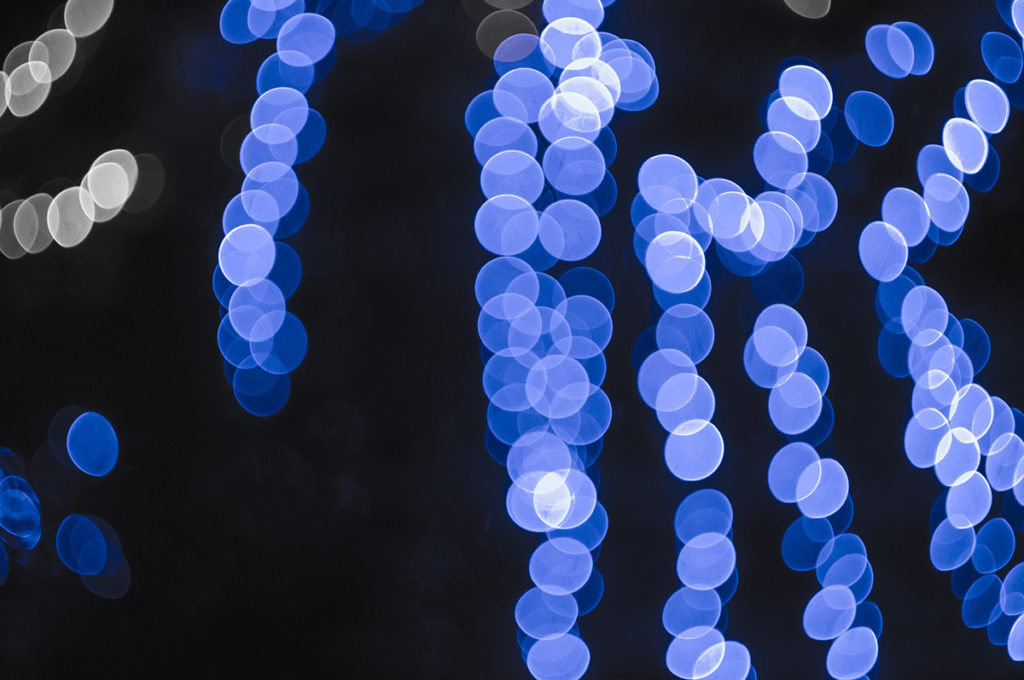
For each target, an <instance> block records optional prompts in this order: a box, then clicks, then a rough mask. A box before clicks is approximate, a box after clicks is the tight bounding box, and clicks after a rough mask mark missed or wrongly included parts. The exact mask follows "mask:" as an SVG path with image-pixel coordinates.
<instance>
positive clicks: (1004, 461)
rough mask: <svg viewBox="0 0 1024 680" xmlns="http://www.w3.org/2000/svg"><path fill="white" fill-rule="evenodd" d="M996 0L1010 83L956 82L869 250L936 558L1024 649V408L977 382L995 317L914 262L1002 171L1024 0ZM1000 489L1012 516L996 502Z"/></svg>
mask: <svg viewBox="0 0 1024 680" xmlns="http://www.w3.org/2000/svg"><path fill="white" fill-rule="evenodd" d="M997 6H998V7H999V10H1000V14H1001V15H1002V16H1003V19H1004V20H1005V21H1006V22H1007V24H1009V25H1010V26H1012V27H1013V28H1014V29H1015V30H1016V32H1017V34H1018V35H1017V37H1016V38H1010V36H1007V35H1006V34H1003V33H998V32H989V33H986V34H985V36H984V37H983V38H982V41H981V51H982V57H983V60H984V63H985V64H986V67H987V68H988V69H989V71H990V73H991V75H992V77H993V79H994V80H995V81H998V82H999V83H1001V84H997V83H996V82H994V81H990V80H984V79H975V80H971V81H970V82H968V83H967V85H965V86H964V87H963V88H961V89H960V90H959V91H958V92H957V93H956V96H955V98H954V117H952V118H950V119H949V120H948V121H947V122H946V124H945V125H944V126H943V131H942V144H941V145H937V144H931V145H926V146H925V147H923V148H922V149H921V152H920V153H919V155H918V157H917V174H918V179H919V181H920V183H921V185H922V192H921V194H918V193H917V192H915V191H913V190H911V189H909V188H906V187H896V188H894V189H892V190H890V191H889V192H888V193H887V194H886V195H885V198H884V200H883V201H882V220H881V221H877V222H872V223H871V224H869V225H867V226H866V227H865V228H864V230H863V231H862V232H861V237H860V242H859V244H858V250H859V255H860V261H861V264H862V265H863V267H864V269H865V271H866V272H867V273H868V275H869V276H871V277H872V278H873V279H875V280H876V281H878V289H877V292H876V296H875V307H876V311H877V314H878V317H879V320H880V321H881V323H882V329H881V331H880V333H879V338H878V345H877V350H878V358H879V362H880V363H881V365H882V367H883V369H884V370H885V371H886V372H887V373H889V374H890V375H891V376H893V377H897V378H906V377H909V378H911V379H913V381H914V389H913V395H912V400H911V412H912V414H911V416H910V419H909V422H908V423H907V426H906V430H905V433H904V440H903V446H904V451H905V453H906V455H907V458H908V460H909V461H910V463H911V464H912V465H913V466H914V467H917V468H921V469H929V468H930V469H932V470H933V471H934V473H935V476H936V478H937V479H938V480H939V482H940V483H941V484H942V485H943V486H944V487H946V489H944V490H943V492H942V493H941V494H940V496H939V498H938V499H937V500H936V502H935V504H934V505H933V507H932V511H931V515H930V519H929V530H930V533H931V535H932V537H931V542H930V545H929V557H930V559H931V562H932V564H933V566H934V567H935V568H936V569H938V570H940V571H949V572H950V574H951V584H952V590H953V592H954V594H955V595H956V596H957V597H958V598H959V599H960V600H962V605H961V617H962V619H963V621H964V624H965V625H966V626H967V627H968V628H974V629H981V628H984V629H986V633H987V636H988V638H989V640H990V642H991V643H992V644H994V645H997V646H1002V645H1006V646H1007V653H1008V655H1009V657H1010V658H1011V659H1012V660H1014V661H1024V564H1021V563H1018V564H1016V565H1013V566H1012V567H1011V566H1010V562H1011V560H1012V558H1013V555H1014V552H1015V549H1016V532H1019V531H1021V530H1024V440H1022V439H1021V433H1022V432H1024V413H1022V412H1021V411H1020V410H1018V409H1016V408H1012V407H1010V406H1009V405H1008V404H1007V403H1006V402H1005V401H1004V400H1002V399H1000V398H999V397H993V396H991V395H989V393H988V392H987V391H986V390H985V389H984V388H983V387H982V386H980V385H979V384H977V383H975V382H974V380H975V377H976V376H977V375H978V373H980V372H981V370H982V369H983V368H984V367H985V366H986V364H987V363H988V359H989V355H990V351H991V343H990V340H989V337H988V334H987V333H986V332H985V330H984V328H982V326H981V325H980V324H979V323H977V322H975V321H972V320H970V319H957V318H956V317H955V316H953V315H952V314H951V313H950V312H949V309H948V305H947V303H946V301H945V300H944V298H943V297H942V295H941V294H940V293H938V292H937V291H936V290H934V289H933V288H930V287H928V286H926V285H925V282H924V279H923V278H922V277H921V275H920V274H919V273H918V272H917V271H916V270H915V269H913V268H912V267H911V266H909V264H908V263H909V262H913V263H920V264H923V263H925V262H927V261H928V260H929V259H930V258H931V256H932V255H933V254H934V252H935V250H936V248H937V247H938V246H939V245H944V246H945V245H951V244H952V243H953V242H955V241H956V240H957V238H958V237H959V235H960V234H961V233H962V232H963V229H964V226H965V224H966V221H967V218H968V216H969V212H970V199H969V196H968V194H967V191H966V188H965V185H966V186H967V187H970V188H972V189H974V190H975V191H978V192H982V193H984V192H987V191H988V190H990V189H991V188H992V187H993V186H994V185H995V182H996V180H997V179H998V176H999V169H1000V163H999V158H998V155H997V154H996V152H995V149H994V148H992V146H991V143H990V141H989V139H990V137H992V136H994V135H996V134H999V133H1000V132H1002V131H1003V129H1004V128H1005V127H1006V125H1007V124H1008V122H1009V117H1010V112H1011V108H1024V83H1022V81H1021V78H1020V76H1021V70H1022V66H1024V54H1022V53H1021V49H1020V45H1019V43H1020V40H1021V35H1020V34H1021V28H1022V23H1024V2H1021V1H1020V0H1017V1H1016V2H1013V3H1012V4H1011V3H999V4H997ZM982 461H984V472H982V471H981V464H982ZM999 495H1001V496H1002V504H1001V515H1002V516H998V514H997V512H998V511H996V510H995V500H996V498H998V496H999ZM990 514H991V515H992V516H991V517H989V515H990ZM986 518H988V519H987V520H986ZM1008 567H1009V568H1008ZM1000 572H1001V573H1003V576H1002V577H1000V575H999V573H1000Z"/></svg>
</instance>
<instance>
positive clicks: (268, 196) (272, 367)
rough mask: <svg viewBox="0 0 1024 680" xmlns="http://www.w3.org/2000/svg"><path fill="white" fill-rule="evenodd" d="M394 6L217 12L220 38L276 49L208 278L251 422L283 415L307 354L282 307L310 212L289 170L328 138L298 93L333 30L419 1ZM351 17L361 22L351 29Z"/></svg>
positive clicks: (251, 7) (247, 3)
mask: <svg viewBox="0 0 1024 680" xmlns="http://www.w3.org/2000/svg"><path fill="white" fill-rule="evenodd" d="M401 4H402V3H397V4H396V6H395V7H394V8H393V9H394V12H384V11H383V10H381V9H380V8H377V9H373V8H370V7H367V8H366V9H368V10H370V12H369V14H370V16H369V17H366V16H365V15H361V14H353V12H355V8H354V6H353V5H352V4H351V3H342V4H341V5H337V4H336V3H326V2H321V3H319V5H318V6H317V11H318V12H322V13H323V14H328V15H330V17H331V18H330V19H328V18H326V17H325V16H322V15H321V14H317V13H307V12H305V11H304V10H305V3H303V2H301V1H296V0H241V1H239V0H230V1H229V2H228V3H227V4H226V5H225V6H224V9H223V10H222V12H221V17H220V29H221V34H222V35H223V36H224V38H225V39H226V40H228V41H229V42H233V43H238V44H241V43H246V42H251V41H254V40H257V39H261V38H262V39H272V40H274V41H275V44H276V51H275V52H274V53H273V54H272V55H270V56H269V57H267V58H266V59H265V60H264V62H263V64H262V65H261V66H260V68H259V71H258V72H257V75H256V90H257V92H258V93H259V97H258V99H257V100H256V103H255V104H254V105H253V108H252V113H251V115H250V127H251V130H250V132H249V133H248V135H247V136H246V137H245V139H244V140H243V142H242V146H241V149H240V152H239V159H240V161H241V166H242V169H243V171H244V172H245V180H244V181H243V182H242V190H241V191H240V192H239V193H238V194H237V195H236V196H235V197H234V198H232V199H231V201H230V202H229V203H228V205H227V208H226V209H225V211H224V216H223V220H222V223H223V228H224V238H223V240H222V241H221V245H220V249H219V251H218V257H217V266H216V267H215V269H214V274H213V288H214V293H215V295H216V297H217V299H218V300H219V301H220V305H221V323H220V326H219V328H218V331H217V344H218V347H219V348H220V351H221V355H222V356H223V357H224V362H225V363H224V367H225V373H226V374H227V376H228V379H229V380H230V381H231V385H232V388H233V390H234V394H235V398H236V399H237V401H238V403H239V404H240V405H241V406H242V407H243V408H244V409H245V410H246V411H248V412H249V413H252V414H254V415H257V416H262V417H267V416H271V415H274V414H276V413H278V412H279V411H280V410H281V409H282V408H284V405H285V404H286V403H287V401H288V397H289V395H290V393H291V379H290V377H289V375H290V373H291V372H292V371H294V370H295V369H296V368H298V366H299V365H300V364H301V363H302V361H303V359H304V358H305V356H306V351H307V348H308V337H307V334H306V329H305V327H304V326H303V324H302V322H301V321H300V320H299V319H298V317H296V316H295V315H294V314H292V313H291V312H289V311H288V310H287V304H286V302H287V300H288V299H289V298H291V296H292V294H294V293H295V291H296V290H297V289H298V286H299V282H300V280H301V278H302V264H301V262H300V260H299V256H298V254H297V253H296V251H295V249H294V248H292V247H291V246H290V245H288V244H287V243H286V242H285V241H284V240H283V239H285V238H288V237H289V236H293V235H294V234H295V233H296V232H298V231H299V229H301V228H302V226H303V224H304V223H305V221H306V219H307V217H308V216H309V210H310V199H309V193H308V191H307V190H306V188H305V187H304V186H303V185H302V184H301V183H300V182H299V180H298V177H297V176H296V174H295V166H297V165H299V164H301V163H304V162H305V161H307V160H309V159H311V158H312V157H313V156H315V155H316V153H317V152H318V151H319V150H320V148H321V147H322V146H323V143H324V140H325V138H326V134H327V126H326V124H325V122H324V118H323V116H321V115H320V113H318V112H317V111H316V110H315V109H313V108H311V107H310V106H309V102H308V101H307V99H306V92H308V90H309V88H310V87H311V86H312V85H313V83H315V82H317V81H319V80H321V79H322V78H323V77H324V76H326V75H327V73H328V72H329V70H330V69H331V67H332V66H333V65H334V61H335V59H336V56H337V50H336V47H335V40H336V38H337V35H338V30H337V28H336V27H337V26H339V25H340V26H343V27H345V34H346V35H352V34H354V33H359V32H360V31H362V30H363V29H366V30H370V31H371V34H372V32H373V31H376V30H377V29H378V28H379V29H380V30H383V28H386V27H388V26H390V25H392V24H393V23H396V22H397V21H398V20H400V19H401V18H402V17H403V16H404V15H405V12H407V11H408V10H410V9H412V8H413V7H414V6H415V5H417V4H418V2H414V1H412V0H410V2H407V3H405V4H404V5H402V6H401V7H399V5H401ZM357 15H358V16H363V18H364V19H366V20H367V22H369V23H368V24H366V25H362V24H360V25H356V24H353V22H352V20H353V17H354V16H357ZM384 15H386V16H384ZM364 37H365V36H364Z"/></svg>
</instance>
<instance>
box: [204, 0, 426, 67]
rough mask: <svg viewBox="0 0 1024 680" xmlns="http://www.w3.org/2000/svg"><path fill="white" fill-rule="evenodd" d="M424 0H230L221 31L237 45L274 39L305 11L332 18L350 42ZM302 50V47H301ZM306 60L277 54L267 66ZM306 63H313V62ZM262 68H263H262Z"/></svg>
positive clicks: (369, 34) (377, 30) (372, 34)
mask: <svg viewBox="0 0 1024 680" xmlns="http://www.w3.org/2000/svg"><path fill="white" fill-rule="evenodd" d="M421 2H422V0H386V1H385V2H382V1H381V0H228V2H227V3H226V4H225V5H224V9H223V10H222V11H221V16H220V30H221V35H223V36H224V39H225V40H227V41H228V42H231V43H234V44H236V45H242V44H245V43H250V42H253V41H255V40H260V39H265V40H273V39H275V38H277V37H279V36H280V34H281V32H282V31H283V30H284V27H285V25H286V24H287V22H288V21H289V20H291V19H293V18H295V17H297V16H299V15H301V14H304V13H307V12H309V13H315V14H319V15H322V16H324V17H326V18H328V19H329V20H330V22H331V23H332V24H333V25H334V30H335V32H336V33H337V35H338V36H344V37H345V39H346V40H347V41H348V42H367V41H369V40H372V39H373V38H375V37H376V36H377V35H379V34H380V33H382V32H383V31H385V30H387V29H388V28H391V27H392V26H394V25H395V24H397V23H398V22H400V21H401V20H402V19H404V18H405V15H406V14H408V13H409V12H411V11H412V10H413V9H415V8H416V7H418V6H419V5H420V3H421ZM299 52H301V50H300V51H299ZM295 61H301V62H302V63H303V64H306V62H307V60H306V59H304V58H303V57H300V56H299V55H298V54H289V55H282V54H275V55H273V56H272V57H270V58H269V59H268V60H267V61H266V62H264V68H269V69H272V70H273V69H278V68H283V70H286V71H288V70H291V69H292V67H294V66H295V65H296V64H295V63H293V62H295ZM332 61H333V59H332ZM307 65H310V66H312V63H309V64H307ZM262 70H263V69H261V72H262Z"/></svg>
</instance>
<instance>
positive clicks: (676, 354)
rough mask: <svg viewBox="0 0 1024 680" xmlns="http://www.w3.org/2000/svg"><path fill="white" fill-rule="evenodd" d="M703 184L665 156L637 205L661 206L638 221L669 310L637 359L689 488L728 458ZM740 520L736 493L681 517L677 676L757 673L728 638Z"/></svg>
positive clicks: (651, 169)
mask: <svg viewBox="0 0 1024 680" xmlns="http://www.w3.org/2000/svg"><path fill="white" fill-rule="evenodd" d="M698 183H699V180H698V178H697V175H696V173H695V172H694V171H693V169H692V168H691V167H690V165H689V164H688V163H686V161H683V160H682V159H680V158H677V157H675V156H668V155H661V156H655V157H654V158H651V159H649V160H648V161H646V162H645V163H644V165H643V166H642V168H641V170H640V178H639V185H640V187H641V194H639V195H638V197H637V199H636V200H635V201H634V204H633V208H634V211H636V210H637V209H642V208H650V206H651V205H656V206H657V207H658V209H657V210H656V211H652V212H650V213H649V214H647V215H646V216H645V217H644V218H643V219H641V220H639V221H638V222H637V224H636V235H635V237H634V247H635V251H636V255H637V257H638V259H639V260H640V262H641V263H642V264H643V265H644V267H645V269H646V270H647V273H648V276H649V277H650V279H651V284H652V287H653V290H654V294H655V299H656V301H657V302H658V304H659V305H660V306H661V309H662V310H663V311H662V312H661V313H660V315H659V318H658V319H657V321H656V325H655V327H654V328H652V329H650V330H649V331H647V332H646V333H645V334H644V335H642V336H641V338H640V340H639V341H638V343H637V346H636V347H637V352H636V353H635V356H637V357H638V358H640V357H646V358H643V360H642V363H640V365H639V367H638V369H637V386H638V388H639V391H640V396H641V398H642V399H643V400H644V402H645V403H647V405H648V406H650V407H651V408H652V409H654V411H655V413H656V414H657V417H658V422H659V423H660V424H661V426H662V427H663V428H664V429H665V431H666V432H667V433H668V435H667V437H666V440H665V447H664V455H665V463H666V465H667V466H668V469H669V471H670V472H671V473H672V474H673V475H674V476H676V477H677V478H679V479H680V480H682V481H686V482H699V481H702V480H704V479H707V478H708V477H710V476H711V475H712V474H714V472H715V471H716V470H717V469H718V467H719V466H720V465H721V463H722V459H723V457H724V454H725V442H724V440H723V438H722V435H721V433H720V432H719V430H718V428H717V427H715V425H714V424H713V423H712V422H711V419H712V417H713V415H714V409H715V396H714V391H713V390H712V388H711V386H710V385H709V384H708V383H707V381H705V380H704V378H702V377H701V376H700V375H699V374H698V371H697V365H698V364H700V362H702V361H703V360H704V359H705V358H706V357H707V356H708V354H709V353H710V352H711V349H712V346H713V345H714V339H715V330H714V324H713V323H712V321H711V318H710V317H709V316H708V315H707V314H706V313H705V312H704V307H705V306H706V305H707V302H708V300H709V299H710V297H711V278H710V276H709V275H708V273H707V270H706V266H705V265H706V263H705V259H704V250H705V249H706V248H707V247H708V246H709V245H710V242H711V238H710V234H709V233H708V232H704V231H694V230H690V229H689V228H688V227H687V225H686V223H685V221H684V220H689V219H690V217H689V216H690V215H692V214H693V213H694V212H695V210H696V209H695V208H694V206H695V201H696V196H697V191H698ZM693 233H696V234H697V235H698V236H701V241H698V240H697V239H696V238H694V236H693V235H692V234H693ZM648 350H650V351H649V352H648ZM732 520H733V510H732V505H731V503H730V502H729V499H728V497H726V496H725V495H724V494H723V493H721V492H720V491H716V490H714V489H701V490H699V491H695V492H693V493H691V494H689V495H688V496H687V497H686V498H684V499H683V501H682V502H681V503H680V504H679V508H678V510H677V511H676V515H675V521H674V525H675V533H676V538H677V539H678V544H679V546H680V550H679V554H678V557H677V561H676V573H677V575H678V577H679V580H680V582H681V583H682V587H681V588H680V589H679V590H677V591H676V592H675V593H673V594H672V596H671V597H669V599H668V601H667V602H666V603H665V607H664V609H663V611H662V625H663V626H664V628H665V630H666V631H667V632H668V633H669V634H670V635H671V636H672V637H673V639H672V642H671V643H670V644H669V648H668V652H667V653H666V657H665V663H666V666H667V667H668V669H669V671H671V672H672V673H673V674H674V675H676V676H677V677H680V678H698V677H714V678H716V679H722V680H724V679H726V678H729V679H735V680H744V678H747V677H752V676H756V672H755V671H754V668H753V666H752V665H751V661H750V653H749V651H748V650H747V648H746V647H745V646H744V645H742V644H740V643H739V642H736V641H733V640H729V641H726V640H725V637H724V633H725V627H726V624H727V621H728V616H727V614H726V611H725V608H724V605H726V604H727V603H728V602H729V600H730V599H731V598H732V596H733V595H734V594H735V592H736V588H737V585H738V582H739V571H738V568H737V565H736V550H735V548H734V546H733V544H732V540H731V539H732Z"/></svg>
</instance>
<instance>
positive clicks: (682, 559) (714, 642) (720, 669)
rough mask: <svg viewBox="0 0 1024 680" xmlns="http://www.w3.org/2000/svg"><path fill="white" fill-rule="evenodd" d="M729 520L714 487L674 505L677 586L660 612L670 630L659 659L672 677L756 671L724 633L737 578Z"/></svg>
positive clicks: (722, 679) (734, 678)
mask: <svg viewBox="0 0 1024 680" xmlns="http://www.w3.org/2000/svg"><path fill="white" fill-rule="evenodd" d="M732 520H733V511H732V505H731V504H730V503H729V499H728V498H727V497H726V496H725V494H723V493H721V492H720V491H716V490H714V489H701V490H700V491H695V492H693V493H691V494H690V495H689V496H687V497H686V498H685V499H683V501H682V503H680V504H679V508H678V509H677V510H676V515H675V522H674V523H675V532H676V538H677V539H678V544H679V546H680V550H679V556H678V558H677V560H676V574H677V575H678V577H679V580H680V582H681V583H682V584H683V586H682V587H681V588H680V589H679V590H677V591H676V592H675V593H673V594H672V596H671V597H669V599H668V600H667V601H666V602H665V607H664V609H663V610H662V616H661V622H662V625H663V626H664V628H665V630H666V631H667V632H668V633H669V635H671V636H672V642H671V643H670V644H669V648H668V652H667V653H666V655H665V665H666V666H667V667H668V669H669V671H670V672H671V673H672V674H673V675H675V676H676V677H679V678H686V679H687V680H697V679H698V678H712V679H713V680H753V679H754V678H756V677H757V673H756V671H754V668H753V666H752V665H751V663H750V652H749V651H748V650H747V648H746V647H745V646H744V645H742V644H740V643H739V642H736V641H734V640H726V639H725V636H724V632H725V628H726V624H727V622H728V619H729V617H728V614H727V612H726V610H725V605H726V604H727V603H728V602H729V600H730V599H731V598H732V596H733V595H734V594H735V593H736V587H737V585H738V584H739V572H738V571H737V569H736V549H735V547H734V546H733V543H732Z"/></svg>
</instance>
